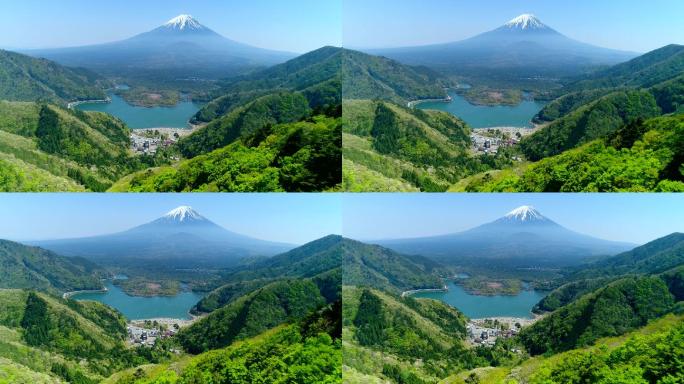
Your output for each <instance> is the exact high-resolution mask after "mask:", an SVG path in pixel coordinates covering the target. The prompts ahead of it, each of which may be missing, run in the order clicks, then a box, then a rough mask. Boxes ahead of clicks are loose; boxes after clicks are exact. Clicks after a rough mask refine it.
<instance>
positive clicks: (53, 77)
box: [0, 50, 106, 104]
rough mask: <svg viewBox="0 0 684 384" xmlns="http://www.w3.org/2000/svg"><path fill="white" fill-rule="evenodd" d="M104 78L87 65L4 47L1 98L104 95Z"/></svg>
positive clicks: (0, 58) (1, 52)
mask: <svg viewBox="0 0 684 384" xmlns="http://www.w3.org/2000/svg"><path fill="white" fill-rule="evenodd" d="M99 83H102V84H104V83H106V80H104V78H101V77H99V76H98V75H95V74H94V73H91V72H88V71H87V70H84V69H80V68H78V69H75V68H67V67H63V66H61V65H59V64H57V63H55V62H52V61H49V60H45V59H36V58H33V57H30V56H25V55H22V54H19V53H14V52H9V51H4V50H0V100H10V101H39V102H51V103H61V104H64V103H66V102H68V101H76V100H89V99H100V100H101V99H104V98H105V97H106V94H105V92H104V90H103V89H102V87H100V84H99Z"/></svg>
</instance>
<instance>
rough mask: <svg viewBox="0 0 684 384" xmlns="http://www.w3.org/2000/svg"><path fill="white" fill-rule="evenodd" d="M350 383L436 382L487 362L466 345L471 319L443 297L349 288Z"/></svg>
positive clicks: (346, 296) (347, 341) (347, 348)
mask: <svg viewBox="0 0 684 384" xmlns="http://www.w3.org/2000/svg"><path fill="white" fill-rule="evenodd" d="M342 302H343V311H342V317H343V324H344V327H343V333H342V334H343V336H342V340H343V344H342V348H343V349H344V351H345V354H344V360H343V369H344V372H345V380H346V382H350V383H356V382H359V383H361V382H364V383H368V382H387V381H389V382H395V383H424V382H427V383H432V382H436V381H437V380H438V379H439V378H443V377H446V376H447V375H448V374H449V373H450V372H454V371H459V370H461V369H469V368H472V367H475V366H478V365H483V364H485V365H486V359H484V358H483V357H481V356H478V353H477V351H475V350H473V349H468V348H466V347H465V346H464V344H463V339H464V338H465V332H466V329H465V326H466V319H465V316H463V314H461V313H460V312H458V311H457V310H455V309H454V308H452V307H450V306H448V305H446V304H443V303H442V302H440V301H436V300H430V299H414V298H411V297H407V298H399V297H398V296H394V295H390V294H387V293H384V292H381V291H377V290H374V289H367V288H360V287H351V286H344V288H343V299H342Z"/></svg>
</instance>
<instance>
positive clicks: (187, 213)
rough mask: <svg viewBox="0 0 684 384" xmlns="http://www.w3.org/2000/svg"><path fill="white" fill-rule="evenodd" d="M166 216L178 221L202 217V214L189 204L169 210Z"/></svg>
mask: <svg viewBox="0 0 684 384" xmlns="http://www.w3.org/2000/svg"><path fill="white" fill-rule="evenodd" d="M164 217H166V218H169V219H173V220H178V221H184V220H185V219H202V216H201V215H200V214H199V213H197V211H195V210H194V209H192V207H189V206H187V205H183V206H180V207H178V208H176V209H173V210H171V211H169V212H168V213H167V214H166V215H164Z"/></svg>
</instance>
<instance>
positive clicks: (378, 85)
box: [342, 49, 447, 104]
mask: <svg viewBox="0 0 684 384" xmlns="http://www.w3.org/2000/svg"><path fill="white" fill-rule="evenodd" d="M439 77H440V75H439V74H437V73H436V72H433V71H432V70H430V69H427V68H425V67H411V66H407V65H404V64H401V63H399V62H398V61H394V60H391V59H388V58H385V57H382V56H373V55H368V54H365V53H361V52H358V51H353V50H348V49H345V50H343V52H342V97H343V98H344V99H345V100H352V99H369V100H372V99H381V100H387V101H392V102H395V103H398V104H406V102H407V101H410V100H421V99H443V98H445V97H446V96H447V94H446V91H445V90H444V88H443V87H442V86H440V85H439V83H438V80H439Z"/></svg>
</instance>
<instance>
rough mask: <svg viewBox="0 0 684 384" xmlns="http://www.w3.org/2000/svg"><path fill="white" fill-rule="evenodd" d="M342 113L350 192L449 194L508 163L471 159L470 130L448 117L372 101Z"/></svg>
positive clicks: (353, 102)
mask: <svg viewBox="0 0 684 384" xmlns="http://www.w3.org/2000/svg"><path fill="white" fill-rule="evenodd" d="M343 109H344V114H343V138H342V146H343V157H344V163H343V184H344V185H343V188H344V190H346V191H350V192H353V191H392V190H417V189H420V190H421V191H427V192H435V191H444V190H446V188H447V187H448V185H449V184H452V183H454V182H456V181H457V180H459V179H460V178H462V177H464V176H467V175H469V174H471V173H475V172H482V171H484V170H487V169H490V168H492V167H493V166H498V165H502V164H508V163H509V160H507V159H506V155H505V154H502V155H501V156H496V157H487V156H483V157H472V156H470V155H469V152H468V151H469V147H470V137H469V134H470V129H469V128H468V127H467V125H466V124H465V123H464V122H463V121H461V120H459V119H458V118H456V117H453V116H452V115H450V114H448V113H445V112H438V111H422V110H418V109H409V108H405V107H400V106H398V105H395V104H391V103H388V102H383V101H371V100H348V101H345V102H344V104H343ZM378 174H379V175H381V177H378V176H377V175H378Z"/></svg>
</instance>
